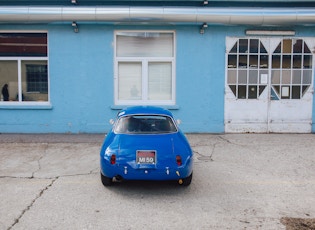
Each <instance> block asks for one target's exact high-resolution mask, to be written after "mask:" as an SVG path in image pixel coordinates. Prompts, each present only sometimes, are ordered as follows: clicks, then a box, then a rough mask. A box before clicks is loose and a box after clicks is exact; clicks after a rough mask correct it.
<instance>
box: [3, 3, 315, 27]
mask: <svg viewBox="0 0 315 230" xmlns="http://www.w3.org/2000/svg"><path fill="white" fill-rule="evenodd" d="M72 21H77V22H109V23H139V24H141V23H162V24H163V23H175V24H176V23H181V24H182V23H186V24H200V23H201V24H202V23H209V24H224V25H257V26H259V25H260V26H264V25H266V26H267V25H290V26H291V25H314V24H315V7H308V8H285V9H283V8H266V7H262V8H258V7H256V8H237V7H235V8H223V7H220V8H210V7H129V6H125V7H124V6H118V7H116V6H113V7H110V6H109V7H81V6H71V7H68V6H64V7H56V6H50V7H49V6H40V7H36V6H1V7H0V24H7V23H50V22H72Z"/></svg>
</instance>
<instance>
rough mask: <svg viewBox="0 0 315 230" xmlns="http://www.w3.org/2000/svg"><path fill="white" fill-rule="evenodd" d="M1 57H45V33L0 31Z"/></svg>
mask: <svg viewBox="0 0 315 230" xmlns="http://www.w3.org/2000/svg"><path fill="white" fill-rule="evenodd" d="M0 56H1V57H12V56H15V57H17V56H18V57H29V56H31V57H47V34H46V33H0Z"/></svg>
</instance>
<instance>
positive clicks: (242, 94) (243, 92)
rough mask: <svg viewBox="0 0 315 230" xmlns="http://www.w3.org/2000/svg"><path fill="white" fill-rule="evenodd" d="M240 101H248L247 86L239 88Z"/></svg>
mask: <svg viewBox="0 0 315 230" xmlns="http://www.w3.org/2000/svg"><path fill="white" fill-rule="evenodd" d="M237 98H238V99H246V85H239V86H238V97H237Z"/></svg>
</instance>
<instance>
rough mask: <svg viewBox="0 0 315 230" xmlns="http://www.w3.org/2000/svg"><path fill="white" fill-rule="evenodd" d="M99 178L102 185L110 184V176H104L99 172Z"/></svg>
mask: <svg viewBox="0 0 315 230" xmlns="http://www.w3.org/2000/svg"><path fill="white" fill-rule="evenodd" d="M101 180H102V184H103V185H104V186H110V185H111V184H112V183H113V180H112V178H109V177H107V176H104V175H103V174H102V173H101Z"/></svg>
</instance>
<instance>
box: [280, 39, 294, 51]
mask: <svg viewBox="0 0 315 230" xmlns="http://www.w3.org/2000/svg"><path fill="white" fill-rule="evenodd" d="M291 50H292V40H291V39H284V40H283V49H282V52H283V53H291Z"/></svg>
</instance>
